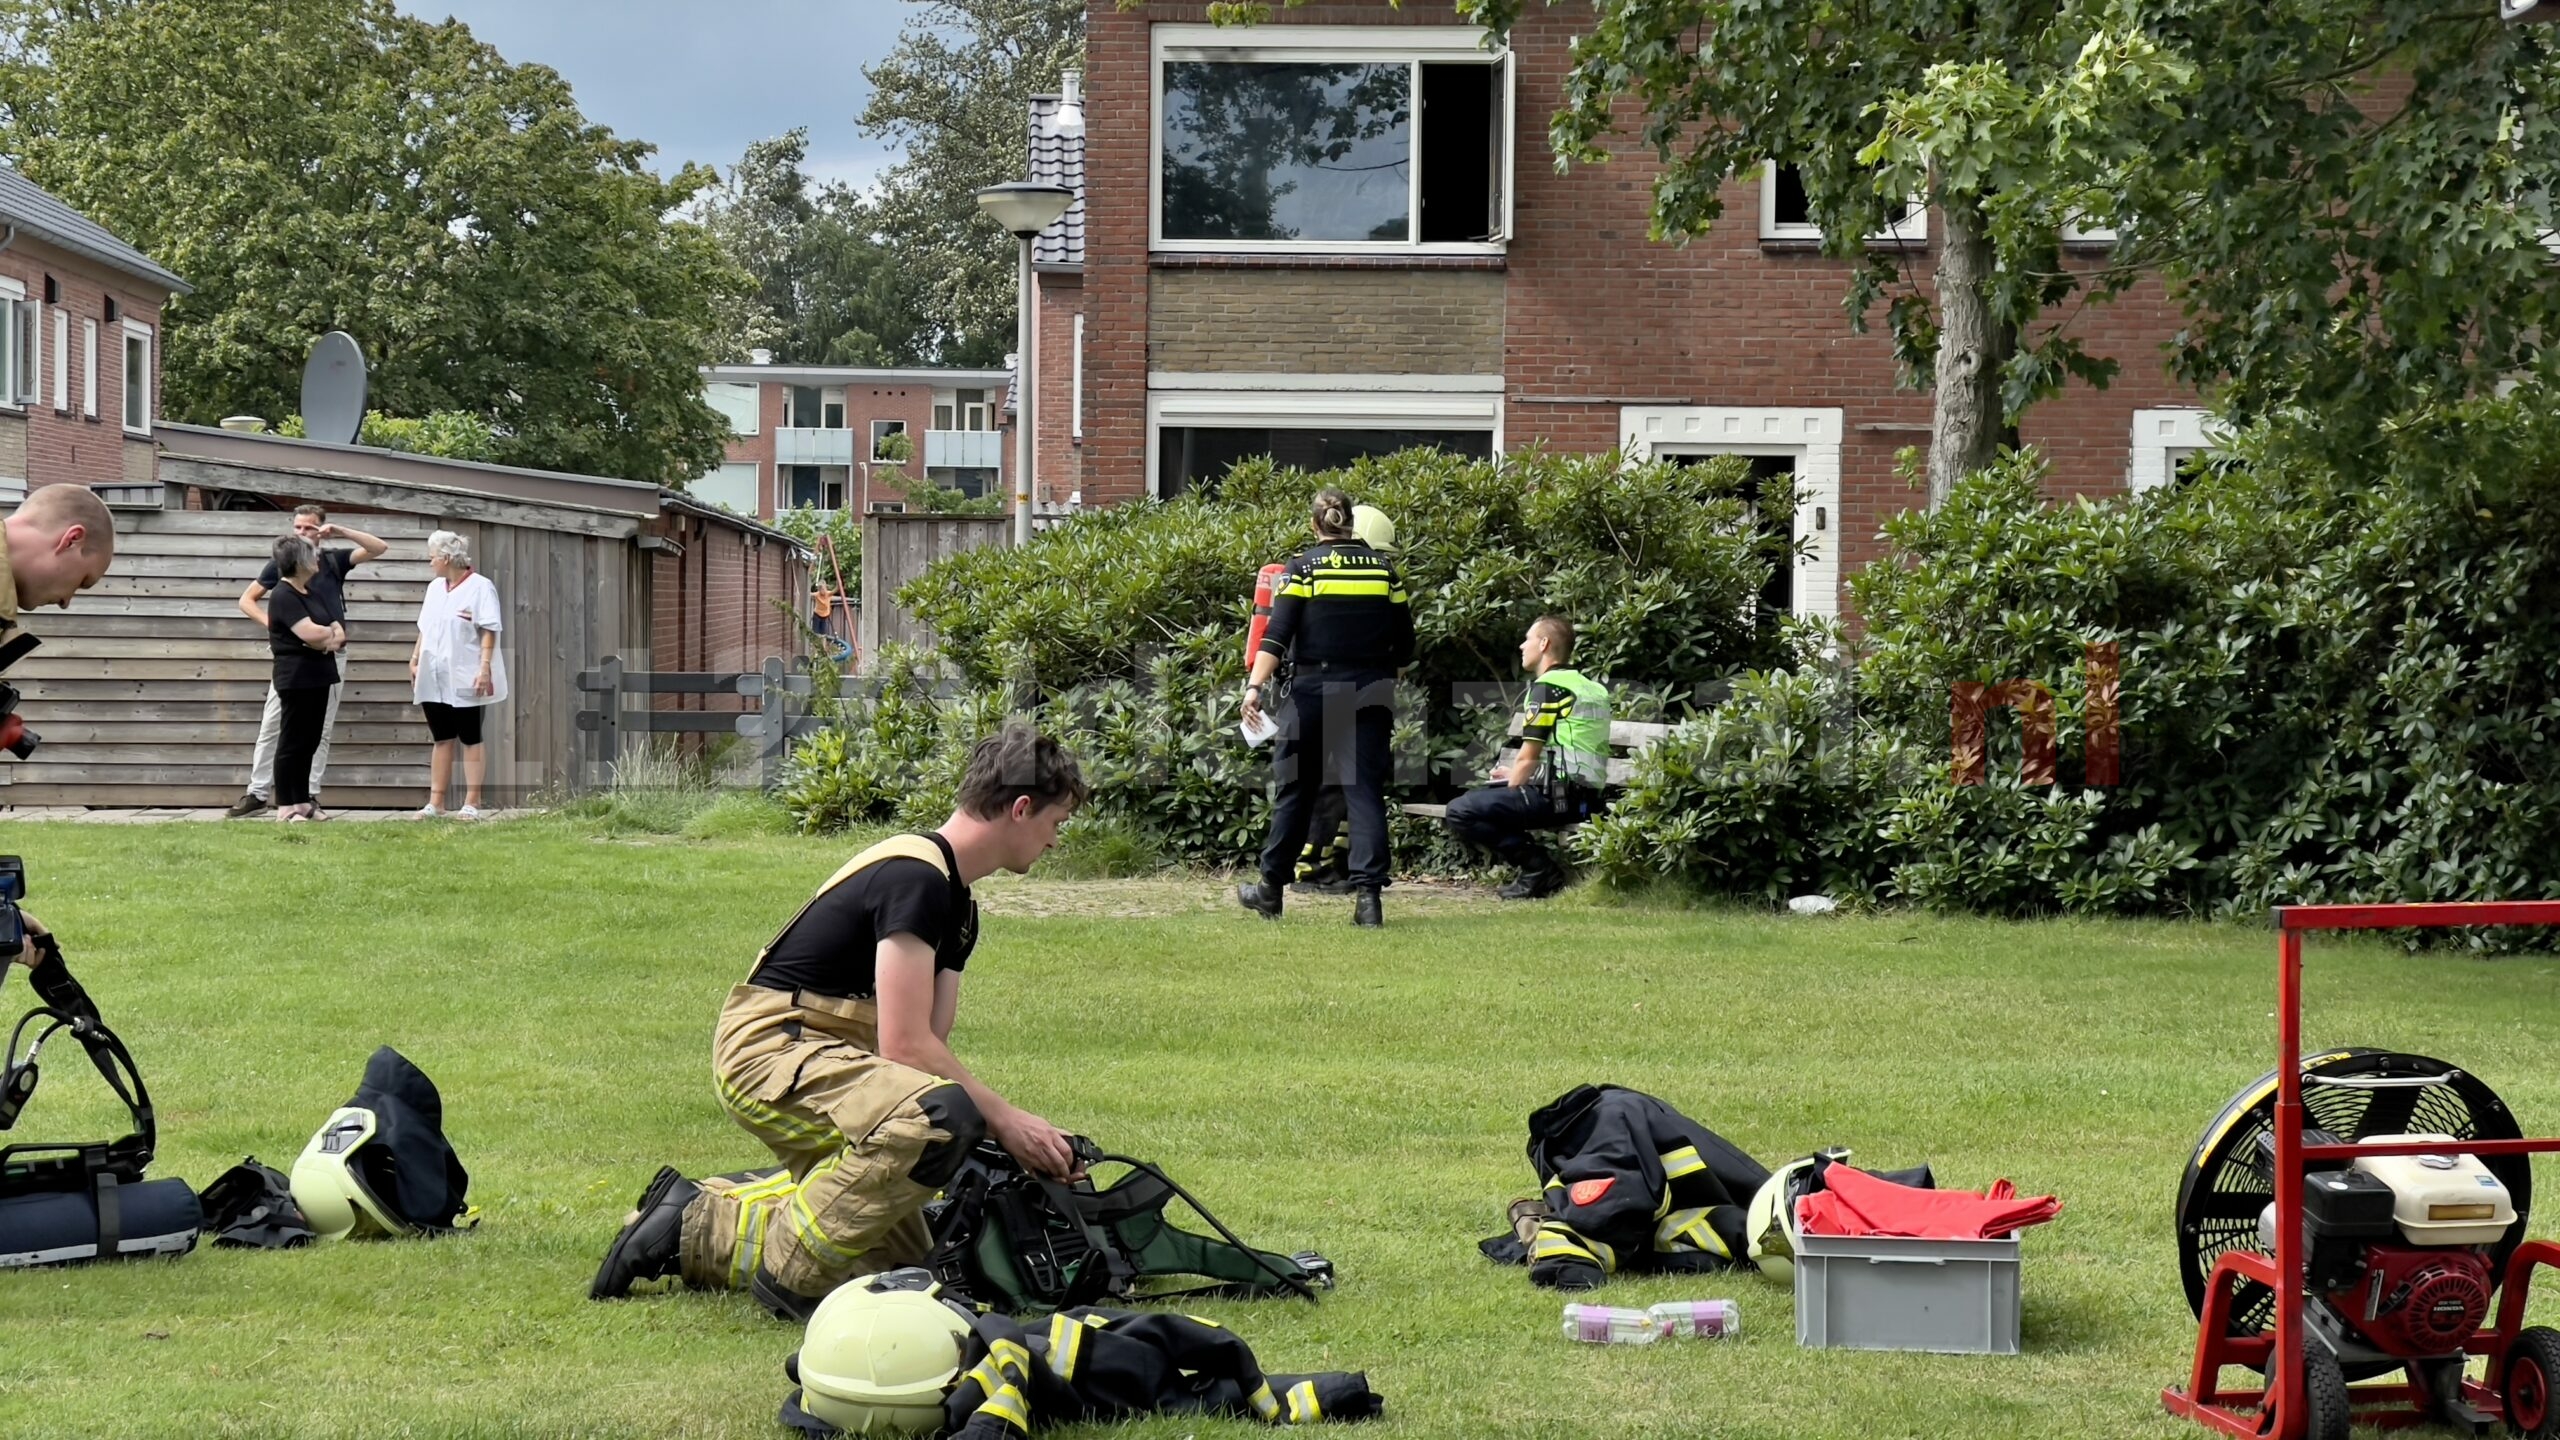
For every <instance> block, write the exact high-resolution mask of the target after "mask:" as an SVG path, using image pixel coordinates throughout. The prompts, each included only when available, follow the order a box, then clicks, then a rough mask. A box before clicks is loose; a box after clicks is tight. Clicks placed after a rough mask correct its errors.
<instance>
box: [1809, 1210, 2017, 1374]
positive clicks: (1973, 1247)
mask: <svg viewBox="0 0 2560 1440" xmlns="http://www.w3.org/2000/svg"><path fill="white" fill-rule="evenodd" d="M1792 1243H1793V1244H1794V1247H1795V1252H1796V1255H1795V1270H1796V1343H1797V1344H1799V1345H1803V1346H1806V1347H1808V1348H1811V1349H1816V1350H1823V1349H1831V1350H1935V1351H1938V1352H1940V1353H1942V1354H1949V1355H2015V1354H2017V1353H2018V1242H2017V1241H2016V1240H2014V1239H2011V1240H1903V1239H1896V1238H1893V1237H1889V1236H1882V1235H1861V1236H1856V1237H1843V1236H1832V1235H1800V1236H1797V1237H1796V1238H1795V1239H1794V1241H1793V1242H1792Z"/></svg>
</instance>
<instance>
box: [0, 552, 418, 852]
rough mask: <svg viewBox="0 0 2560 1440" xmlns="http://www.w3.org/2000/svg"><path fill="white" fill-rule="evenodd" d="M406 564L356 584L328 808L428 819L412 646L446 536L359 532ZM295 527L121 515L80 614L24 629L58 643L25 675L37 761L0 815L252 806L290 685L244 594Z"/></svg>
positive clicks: (34, 618)
mask: <svg viewBox="0 0 2560 1440" xmlns="http://www.w3.org/2000/svg"><path fill="white" fill-rule="evenodd" d="M347 518H348V519H349V521H350V522H351V523H354V524H356V525H359V526H361V527H362V528H364V529H366V530H369V531H372V532H373V533H375V534H377V535H380V536H381V537H382V538H384V539H386V540H389V541H391V542H392V544H393V546H394V554H395V556H397V557H398V558H394V559H389V560H383V561H377V562H375V563H373V564H369V565H362V566H358V567H357V569H356V571H355V573H354V574H353V575H352V576H351V577H349V580H348V584H347V610H348V631H349V635H350V639H351V642H352V643H350V644H349V646H348V648H347V651H346V655H345V657H344V663H345V665H346V670H345V674H346V676H347V680H346V685H347V693H346V695H345V697H344V698H343V699H342V700H341V701H340V706H339V711H338V723H337V727H336V728H335V729H334V730H333V731H332V732H331V734H330V739H331V744H330V749H329V771H328V778H327V790H328V798H329V799H330V801H331V802H333V803H334V804H336V805H339V806H366V805H391V804H398V805H414V804H416V803H417V801H418V799H419V797H421V796H422V795H424V794H425V791H426V784H427V756H428V743H429V742H428V737H427V728H426V725H425V723H424V721H423V720H422V719H421V717H420V715H419V713H418V707H417V706H416V705H414V704H412V703H410V685H409V664H408V661H409V648H410V645H411V642H412V641H413V640H414V639H415V638H416V635H417V630H416V627H415V621H416V618H417V613H418V597H419V595H420V594H421V593H423V592H424V590H425V588H426V583H427V581H428V580H429V579H430V578H431V575H430V572H429V570H428V568H427V562H426V558H425V550H426V547H425V539H426V536H427V533H428V532H429V531H430V530H431V529H433V528H434V527H433V525H432V523H431V522H429V521H427V520H425V519H422V518H419V517H414V516H405V515H364V516H349V517H347ZM291 521H292V517H291V516H289V515H282V514H277V513H273V512H267V513H222V512H211V511H201V510H198V511H187V510H119V511H118V512H117V514H116V530H117V536H116V562H115V567H114V569H112V570H111V571H109V572H108V575H107V578H106V580H105V581H104V582H103V583H101V584H100V585H99V586H98V588H97V589H95V590H93V591H90V592H89V593H87V594H84V595H82V596H80V597H78V598H77V599H75V600H73V601H72V603H71V608H70V609H69V610H67V611H65V610H45V611H40V612H35V613H33V614H30V615H29V616H27V617H26V621H25V623H26V624H27V626H28V628H29V629H31V630H33V631H34V632H35V633H36V634H37V635H39V636H41V637H42V638H43V641H44V643H43V645H42V646H40V647H39V648H38V649H36V650H35V651H34V652H33V653H32V654H30V655H28V656H27V657H26V658H25V659H23V660H20V661H19V662H18V663H17V664H16V665H14V666H12V667H11V668H10V670H9V673H8V676H7V678H8V680H9V681H10V683H12V684H14V685H16V686H17V687H18V688H19V690H20V691H22V692H23V693H24V695H25V701H24V703H23V704H22V705H21V707H20V713H22V714H24V715H25V716H26V719H27V724H28V725H29V727H30V728H32V729H34V730H35V731H36V732H37V733H38V734H39V735H40V736H42V738H43V742H44V743H43V745H42V746H41V747H40V748H39V749H38V750H37V751H36V753H35V754H34V756H33V757H31V758H29V759H27V760H25V761H20V762H15V763H0V805H9V806H27V805H109V806H114V805H219V804H223V803H226V802H228V801H230V800H231V799H233V798H234V797H236V796H238V795H239V794H240V791H241V789H242V787H243V786H244V785H245V783H246V782H247V780H248V778H249V760H250V754H251V752H252V750H253V749H254V748H255V747H256V744H257V739H258V721H259V718H260V716H261V715H262V714H263V713H264V711H265V709H266V700H267V685H268V681H269V679H270V677H271V676H272V674H273V672H274V664H273V661H272V659H271V657H270V655H269V653H268V649H267V637H266V632H264V631H262V630H260V629H259V628H258V627H257V626H256V625H255V624H253V623H251V622H250V620H249V619H248V618H247V617H246V616H244V615H242V614H241V613H240V609H239V600H240V592H241V590H242V589H243V588H245V587H246V586H247V585H248V583H249V582H250V580H252V579H254V578H255V577H256V576H257V573H258V570H259V568H260V567H261V566H263V565H264V564H265V563H266V561H267V558H268V554H269V551H270V550H271V548H272V547H273V545H274V543H275V539H276V537H277V536H279V535H281V534H283V533H285V532H286V530H287V529H289V528H290V526H291Z"/></svg>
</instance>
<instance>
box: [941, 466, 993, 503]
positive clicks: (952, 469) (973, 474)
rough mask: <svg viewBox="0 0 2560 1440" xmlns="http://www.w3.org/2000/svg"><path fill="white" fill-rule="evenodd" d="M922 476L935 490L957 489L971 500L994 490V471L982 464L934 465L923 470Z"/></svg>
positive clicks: (981, 497) (989, 493)
mask: <svg viewBox="0 0 2560 1440" xmlns="http://www.w3.org/2000/svg"><path fill="white" fill-rule="evenodd" d="M924 478H925V480H926V482H927V483H929V484H931V485H932V486H933V487H934V488H935V489H937V490H957V491H959V492H960V493H961V494H963V495H966V496H968V497H969V498H970V499H972V500H982V499H984V498H986V497H987V496H989V495H991V494H994V493H995V491H996V472H995V471H994V470H993V469H991V468H989V467H987V466H984V465H936V466H933V467H932V468H930V469H928V470H926V471H925V472H924Z"/></svg>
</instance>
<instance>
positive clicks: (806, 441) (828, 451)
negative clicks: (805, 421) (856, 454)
mask: <svg viewBox="0 0 2560 1440" xmlns="http://www.w3.org/2000/svg"><path fill="white" fill-rule="evenodd" d="M864 458H865V459H868V458H870V457H868V456H865V457H864ZM773 460H774V463H775V464H777V465H850V464H852V463H853V432H852V431H850V430H809V429H801V428H797V427H793V426H782V427H779V428H777V429H776V430H775V431H774V432H773Z"/></svg>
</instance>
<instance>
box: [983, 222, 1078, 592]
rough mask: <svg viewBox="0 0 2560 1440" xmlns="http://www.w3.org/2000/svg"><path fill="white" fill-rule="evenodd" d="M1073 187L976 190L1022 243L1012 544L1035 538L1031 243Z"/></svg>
mask: <svg viewBox="0 0 2560 1440" xmlns="http://www.w3.org/2000/svg"><path fill="white" fill-rule="evenodd" d="M1075 198H1076V196H1075V192H1074V191H1072V190H1069V189H1068V188H1067V187H1065V186H1064V185H1040V184H1035V183H1033V182H1031V181H1028V180H1015V181H1010V182H1008V183H1006V184H1003V185H990V186H988V187H987V188H986V189H984V190H981V191H979V192H978V208H979V209H981V210H983V211H985V212H986V213H987V217H988V218H989V219H991V220H993V221H995V222H996V223H997V224H999V225H1001V226H1003V227H1004V228H1005V229H1006V230H1007V231H1008V232H1010V233H1011V234H1012V236H1013V238H1014V239H1015V240H1017V241H1019V242H1021V246H1022V280H1021V294H1020V297H1019V300H1018V304H1019V306H1020V309H1021V319H1020V321H1019V322H1018V324H1017V333H1016V336H1015V350H1014V353H1015V356H1016V357H1017V358H1016V359H1015V361H1014V381H1013V397H1014V415H1015V419H1014V423H1015V425H1017V426H1018V427H1020V428H1019V429H1018V430H1017V431H1016V432H1015V434H1014V437H1013V455H1014V460H1013V543H1015V544H1016V545H1028V544H1030V543H1031V465H1032V457H1033V456H1034V455H1036V454H1037V453H1038V451H1039V441H1040V360H1039V354H1040V344H1039V341H1040V336H1039V333H1038V321H1037V320H1036V318H1035V317H1034V315H1033V313H1032V302H1033V299H1034V296H1033V293H1032V286H1031V242H1032V240H1033V239H1034V238H1035V237H1037V236H1038V235H1039V233H1040V232H1041V231H1043V230H1046V229H1048V228H1049V227H1050V226H1051V225H1054V224H1056V223H1057V221H1058V217H1059V216H1061V215H1064V214H1066V213H1067V207H1068V206H1069V205H1072V204H1074V203H1075Z"/></svg>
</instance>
